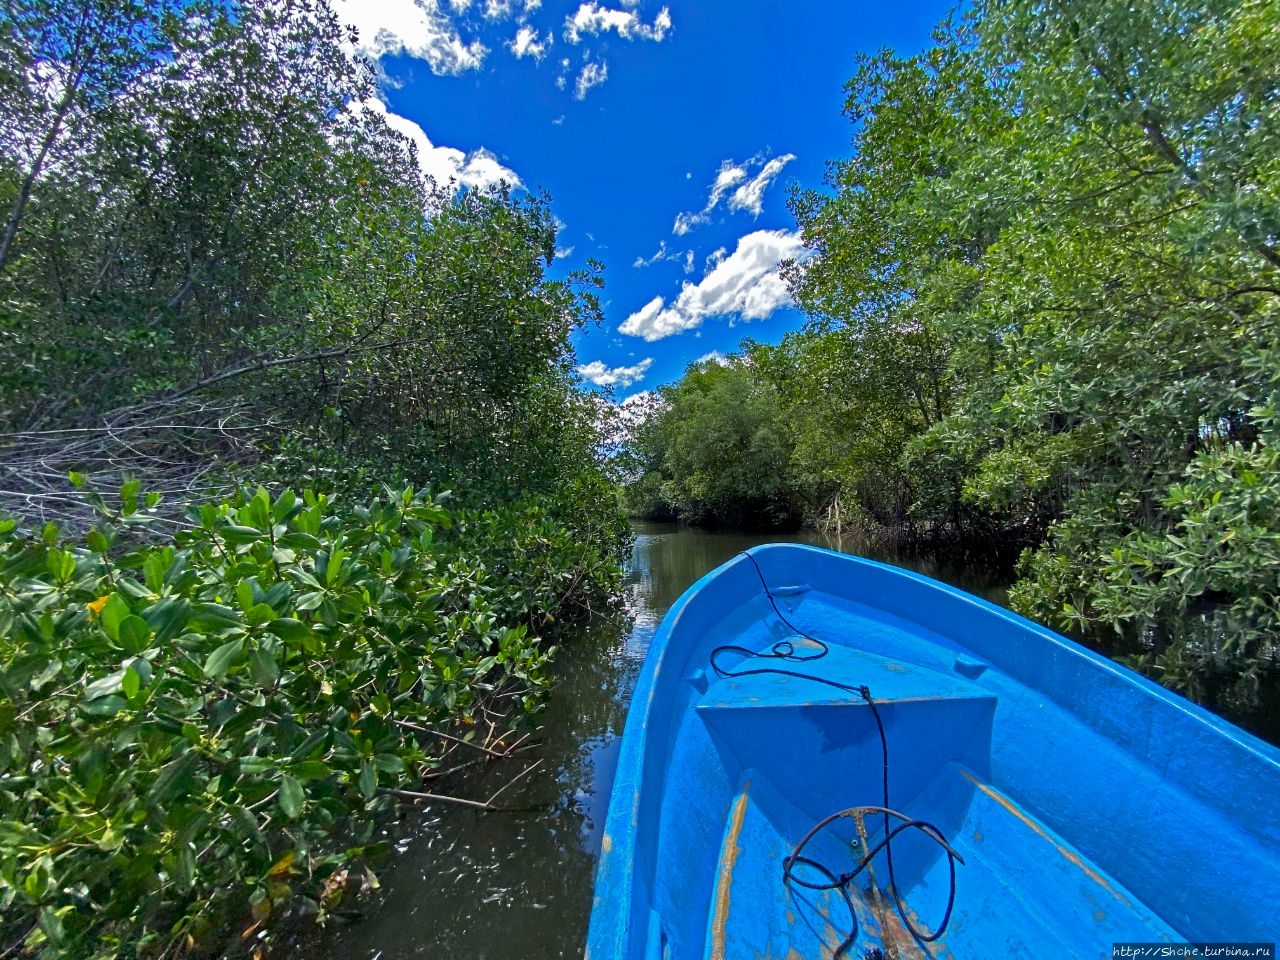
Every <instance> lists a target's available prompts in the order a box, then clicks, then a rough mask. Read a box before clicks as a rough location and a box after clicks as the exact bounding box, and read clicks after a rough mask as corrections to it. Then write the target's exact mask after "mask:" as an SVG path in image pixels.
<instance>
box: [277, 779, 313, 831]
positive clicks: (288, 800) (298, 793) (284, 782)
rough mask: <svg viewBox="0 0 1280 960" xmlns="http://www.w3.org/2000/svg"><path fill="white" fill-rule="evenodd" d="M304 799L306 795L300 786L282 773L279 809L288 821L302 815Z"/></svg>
mask: <svg viewBox="0 0 1280 960" xmlns="http://www.w3.org/2000/svg"><path fill="white" fill-rule="evenodd" d="M306 799H307V795H306V792H305V791H304V790H303V789H302V784H300V783H298V781H297V780H295V779H294V778H293V777H291V776H289V774H287V773H282V774H281V775H280V809H281V810H282V811H283V812H284V815H285V816H286V817H288V818H289V819H290V820H292V819H294V818H295V817H297V816H298V814H300V813H302V808H303V805H304V803H305V802H306Z"/></svg>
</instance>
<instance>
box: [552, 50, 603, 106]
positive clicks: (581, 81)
mask: <svg viewBox="0 0 1280 960" xmlns="http://www.w3.org/2000/svg"><path fill="white" fill-rule="evenodd" d="M561 79H563V78H561ZM608 79H609V64H607V63H605V62H604V61H603V60H602V61H600V62H599V63H586V64H583V66H582V72H581V73H579V74H578V80H577V82H576V83H575V84H574V85H573V99H575V100H585V99H586V96H587V91H588V90H590V89H591V88H592V87H598V86H600V84H602V83H604V82H605V81H606V80H608ZM560 86H563V84H560Z"/></svg>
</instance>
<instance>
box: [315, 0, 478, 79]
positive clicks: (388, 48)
mask: <svg viewBox="0 0 1280 960" xmlns="http://www.w3.org/2000/svg"><path fill="white" fill-rule="evenodd" d="M468 5H469V4H466V3H464V4H461V5H460V4H459V3H457V2H452V3H451V6H452V7H453V9H454V10H457V11H461V10H465V9H466V7H467V6H468ZM333 10H334V13H336V14H337V15H338V19H340V20H341V21H342V22H343V23H346V24H349V25H350V26H353V27H355V28H356V29H357V30H358V31H359V33H360V39H359V42H358V44H357V47H356V49H357V51H358V52H359V53H362V54H364V55H365V56H367V57H369V58H370V59H372V60H377V59H379V58H380V57H385V56H394V55H396V54H407V55H409V56H411V57H416V58H417V59H419V60H424V61H426V63H427V65H428V66H429V67H430V68H431V72H432V73H435V74H440V75H447V74H457V73H462V72H463V71H465V70H475V69H477V68H479V66H480V65H481V64H482V63H483V62H484V58H485V55H486V54H487V53H488V52H489V51H488V48H487V47H485V45H484V44H482V43H481V42H480V41H479V40H473V41H472V42H471V43H464V42H463V40H462V38H461V37H460V36H459V35H458V31H457V29H456V28H455V27H454V25H453V22H452V21H451V20H450V19H449V16H448V14H446V13H445V12H444V11H442V10H441V9H440V5H439V3H438V0H333Z"/></svg>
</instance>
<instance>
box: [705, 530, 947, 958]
mask: <svg viewBox="0 0 1280 960" xmlns="http://www.w3.org/2000/svg"><path fill="white" fill-rule="evenodd" d="M742 555H743V556H744V557H746V558H747V559H748V560H750V561H751V565H752V566H753V567H755V571H756V575H757V576H758V577H759V578H760V585H761V587H763V588H764V593H765V596H766V597H768V599H769V605H770V606H771V607H773V612H774V614H775V615H776V616H777V617H778V619H779V620H780V621H782V623H783V625H784V626H785V627H786V628H787V629H788V630H791V631H792V632H793V633H794V634H795V635H796V636H797V637H799V638H800V639H802V640H807V641H808V642H809V643H811V644H814V645H815V646H816V647H817V650H815V651H813V652H809V653H800V652H797V650H796V647H795V644H794V643H793V642H792V641H791V640H790V639H785V640H779V641H778V642H777V643H775V644H774V645H773V646H772V647H771V648H770V652H768V653H760V652H759V651H756V650H751V649H749V648H747V647H742V646H738V645H735V644H725V645H723V646H719V647H716V648H715V649H714V650H712V651H711V657H710V662H711V669H712V670H714V671H715V673H716V675H717V676H719V677H726V678H733V677H749V676H757V675H761V674H771V675H776V676H784V677H795V678H796V679H799V680H810V681H813V682H814V683H821V684H825V685H826V686H828V687H833V688H834V689H836V690H842V691H844V692H846V693H851V694H854V695H856V696H859V697H861V698H862V699H863V700H865V701H866V703H867V706H868V707H870V708H871V716H872V717H873V718H874V719H875V724H876V729H877V731H878V732H879V734H880V755H881V773H882V796H883V804H882V805H881V806H860V807H849V808H848V809H846V810H841V811H839V812H838V813H833V814H831V816H829V817H826V818H825V819H823V820H820V821H819V822H818V823H817V824H815V825H814V827H813V828H812V829H811V830H810V831H809V832H808V833H807V834H805V836H804V838H803V839H801V841H800V842H799V843H798V844H796V846H795V847H794V848H793V849H792V851H791V853H790V854H789V855H788V856H787V858H786V859H785V860H784V861H783V863H782V877H783V883H795V884H797V885H799V886H802V887H806V888H808V889H810V890H837V891H839V893H840V895H841V896H842V897H843V898H844V900H845V903H846V904H848V906H849V914H850V916H851V917H852V918H853V930H852V932H851V933H850V934H849V936H848V937H847V938H846V939H845V941H844V942H843V943H842V944H841V945H840V947H839V948H838V949H837V950H836V952H835V956H837V957H839V956H842V955H843V954H844V953H845V952H846V951H847V950H848V949H849V948H850V947H852V946H853V943H854V941H855V940H856V939H857V936H858V916H857V913H856V912H855V911H854V908H853V901H852V900H851V899H850V896H849V884H850V883H852V882H853V880H854V878H855V877H857V876H858V875H859V874H860V873H862V872H863V871H864V870H866V869H867V868H868V867H869V866H870V865H871V861H872V860H873V859H874V858H875V857H876V856H877V855H878V854H879V853H880V852H881V851H883V852H884V855H885V863H886V865H887V866H888V869H889V889H890V891H891V892H892V895H893V902H894V906H895V907H896V908H897V911H898V916H899V917H900V918H901V920H902V924H903V926H904V927H905V928H906V929H907V931H908V932H909V933H910V934H911V935H912V936H913V937H915V938H916V939H917V940H920V941H923V942H924V943H932V942H933V941H935V940H937V939H938V938H939V937H941V936H942V935H943V933H945V932H946V929H947V925H948V924H949V923H950V922H951V911H952V908H953V907H954V906H955V899H956V863H957V862H959V863H960V864H962V865H963V864H964V858H963V857H961V856H960V854H958V853H957V852H956V851H955V850H954V849H953V848H952V846H951V845H950V844H949V843H948V842H947V840H946V838H945V837H944V836H943V835H942V832H941V831H940V830H939V829H938V828H937V827H935V826H934V825H933V824H931V823H928V822H927V821H924V820H917V819H915V818H914V817H909V816H907V815H906V814H905V813H901V812H899V811H897V810H894V809H892V807H891V806H890V804H889V740H888V737H886V736H885V731H884V720H883V719H882V718H881V716H880V710H879V707H878V706H877V705H876V701H875V699H874V698H873V697H872V696H871V690H870V688H869V687H867V686H866V685H865V684H864V685H860V686H854V685H852V684H848V683H841V682H840V681H838V680H832V679H831V678H829V677H823V676H819V675H816V674H810V673H804V672H802V671H800V670H789V669H786V668H783V667H776V666H768V667H756V668H750V669H745V670H744V669H727V668H725V667H723V666H721V665H720V664H719V663H718V662H717V658H718V657H721V656H723V655H726V654H734V655H737V656H741V657H743V658H746V659H750V660H757V661H758V660H773V661H781V662H785V663H810V662H813V661H815V660H821V659H822V658H823V657H825V656H826V655H827V654H828V653H829V652H830V650H831V648H830V647H829V646H828V645H827V644H826V643H824V642H823V641H821V640H819V639H817V638H816V637H813V636H810V635H809V634H807V633H806V632H805V631H803V630H801V629H800V628H799V627H797V626H796V625H795V624H794V623H792V622H791V621H790V620H789V619H788V618H787V616H786V615H785V614H784V613H783V612H782V610H781V609H779V607H778V604H777V601H776V600H775V599H774V596H773V591H772V590H770V589H769V582H768V580H766V579H765V575H764V571H763V570H761V569H760V564H759V563H758V562H757V561H756V558H755V557H753V556H752V555H751V554H750V553H749V552H747V551H745V550H744V551H743V553H742ZM868 814H872V815H874V814H881V815H882V816H883V817H884V839H882V840H880V841H879V842H878V843H877V844H876V845H875V847H874V848H872V849H867V844H868V842H869V841H868V839H867V836H866V827H865V823H864V821H865V818H866V816H867V815H868ZM846 818H847V819H850V820H853V822H854V825H855V827H856V829H857V831H858V834H859V840H860V843H861V844H862V847H863V850H864V853H863V855H862V859H861V860H859V861H858V863H857V864H855V865H854V867H853V869H852V870H849V871H847V872H845V873H841V874H836V873H835V872H833V871H832V870H830V869H829V868H828V867H826V866H824V865H823V864H821V863H818V862H817V861H816V860H811V859H809V858H808V857H804V856H801V854H802V852H803V851H804V849H805V847H806V846H807V845H808V843H809V841H810V840H812V839H813V838H814V837H815V836H817V834H819V833H820V832H822V831H823V830H824V829H826V828H827V827H829V826H830V825H831V824H833V823H835V822H836V821H838V820H842V819H846ZM890 818H896V819H897V820H899V821H901V822H900V823H899V824H898V825H897V826H895V827H893V828H890ZM906 830H918V831H920V832H921V833H923V834H924V835H925V836H926V837H928V838H929V839H931V840H932V841H934V842H935V843H936V844H938V845H939V846H940V847H942V849H943V850H944V851H945V852H946V854H947V865H948V867H949V868H950V872H951V887H950V891H949V893H948V894H947V908H946V911H945V912H944V913H943V915H942V921H941V923H939V924H938V926H937V929H935V930H934V931H933V932H932V933H930V932H927V931H922V930H920V929H919V928H917V927H916V925H915V924H914V923H913V922H912V921H911V918H910V917H908V916H907V909H906V905H905V904H904V903H903V900H902V895H901V893H899V891H898V882H897V878H896V876H895V875H894V867H893V840H894V838H895V837H897V836H898V835H899V834H901V833H902V832H903V831H906ZM796 864H803V865H805V866H807V867H809V868H811V869H813V870H816V871H818V872H819V873H821V874H823V875H825V876H826V877H827V878H828V879H827V881H826V882H821V883H814V882H810V881H806V880H803V879H801V878H799V877H797V876H796V875H795V873H794V868H795V866H796Z"/></svg>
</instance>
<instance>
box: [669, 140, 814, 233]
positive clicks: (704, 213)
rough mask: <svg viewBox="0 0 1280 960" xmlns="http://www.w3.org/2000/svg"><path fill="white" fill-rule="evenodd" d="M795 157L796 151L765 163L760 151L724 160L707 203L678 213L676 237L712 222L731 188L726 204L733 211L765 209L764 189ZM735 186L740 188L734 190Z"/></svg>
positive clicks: (755, 212) (753, 212) (673, 227)
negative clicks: (741, 158)
mask: <svg viewBox="0 0 1280 960" xmlns="http://www.w3.org/2000/svg"><path fill="white" fill-rule="evenodd" d="M795 158H796V155H795V154H794V153H788V154H786V155H785V156H782V157H774V158H773V159H772V160H769V161H768V162H767V163H766V162H765V159H764V157H763V156H762V155H759V154H757V155H756V156H754V157H752V158H751V159H750V160H746V161H744V162H742V163H737V162H736V161H734V160H733V159H729V160H724V161H721V163H720V169H719V170H717V171H716V176H715V179H714V180H713V181H712V182H711V192H710V193H709V194H708V196H707V204H706V206H705V207H703V208H702V209H701V210H699V211H692V212H689V213H677V214H676V220H675V224H674V225H673V226H672V228H671V232H672V233H674V234H675V235H676V236H677V237H683V236H684V235H685V234H686V233H688V232H689V231H690V230H692V229H693V228H694V227H699V226H701V225H702V224H704V223H709V222H710V221H711V212H712V211H713V210H715V208H716V207H718V206H719V205H720V201H721V200H723V199H724V196H725V194H726V193H728V192H729V191H730V190H731V189H732V190H733V193H732V194H731V195H730V196H729V202H728V204H727V206H728V208H729V209H730V210H731V211H737V210H746V211H748V212H749V213H752V214H755V215H756V216H759V214H760V211H761V209H763V203H764V192H765V190H767V189H768V187H769V184H771V183H772V182H773V181H774V179H775V178H776V177H777V176H778V174H779V173H781V172H782V168H783V167H785V166H786V165H787V164H788V163H790V162H791V161H792V160H794V159H795ZM755 167H759V168H760V170H759V172H758V173H756V175H755V176H754V177H751V179H749V180H748V179H747V178H748V176H750V173H751V170H752V169H753V168H755ZM743 181H746V182H745V183H744V182H743ZM735 187H736V188H737V189H734V188H735Z"/></svg>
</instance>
